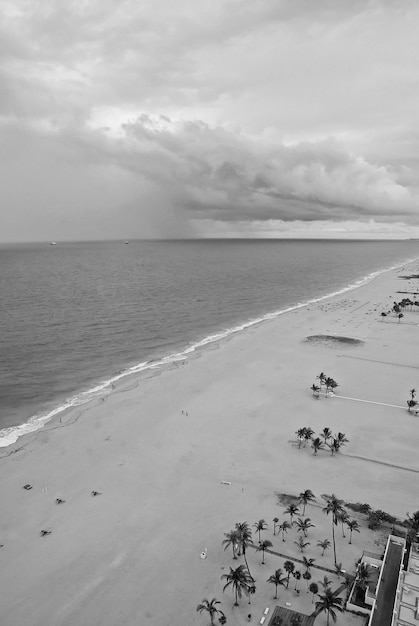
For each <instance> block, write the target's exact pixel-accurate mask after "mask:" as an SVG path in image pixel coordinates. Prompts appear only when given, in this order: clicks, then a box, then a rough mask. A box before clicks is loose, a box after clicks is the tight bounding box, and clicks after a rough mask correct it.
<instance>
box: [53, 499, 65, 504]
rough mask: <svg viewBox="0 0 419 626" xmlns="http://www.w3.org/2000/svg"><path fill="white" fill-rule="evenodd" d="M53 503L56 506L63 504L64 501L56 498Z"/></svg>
mask: <svg viewBox="0 0 419 626" xmlns="http://www.w3.org/2000/svg"><path fill="white" fill-rule="evenodd" d="M55 502H56V504H63V503H64V502H65V500H62V499H61V498H56V500H55Z"/></svg>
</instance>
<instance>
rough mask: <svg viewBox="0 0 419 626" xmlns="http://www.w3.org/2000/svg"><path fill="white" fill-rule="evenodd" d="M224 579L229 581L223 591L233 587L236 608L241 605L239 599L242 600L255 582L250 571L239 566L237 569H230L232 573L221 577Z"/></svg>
mask: <svg viewBox="0 0 419 626" xmlns="http://www.w3.org/2000/svg"><path fill="white" fill-rule="evenodd" d="M223 579H225V580H226V581H227V582H226V584H225V585H224V587H223V591H225V590H226V589H227V587H230V585H231V588H232V590H233V593H234V595H235V599H236V601H235V602H234V606H238V605H239V603H238V598H241V597H242V594H243V591H246V590H247V589H248V587H250V586H251V585H252V583H253V582H254V580H253V578H252V577H251V575H250V573H249V571H248V570H247V569H246V567H245V566H244V565H239V566H238V567H237V568H236V569H233V568H232V567H230V572H229V573H228V574H223V575H222V576H221V580H223Z"/></svg>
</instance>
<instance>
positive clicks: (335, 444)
mask: <svg viewBox="0 0 419 626" xmlns="http://www.w3.org/2000/svg"><path fill="white" fill-rule="evenodd" d="M327 447H328V448H329V450H330V452H331V453H332V456H333V455H334V453H335V452H339V448H340V443H339V441H338V440H337V439H335V438H334V437H333V438H332V439H331V440H330V441H329V443H328V444H327Z"/></svg>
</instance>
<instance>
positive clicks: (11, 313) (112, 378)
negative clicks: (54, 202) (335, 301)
mask: <svg viewBox="0 0 419 626" xmlns="http://www.w3.org/2000/svg"><path fill="white" fill-rule="evenodd" d="M418 257H419V242H418V241H414V240H411V241H343V240H340V241H336V240H335V241H330V240H309V241H307V240H225V239H223V240H187V241H131V242H129V244H128V245H126V244H125V243H124V242H83V243H58V244H57V245H55V246H52V245H49V244H19V245H18V244H3V245H0V293H1V300H0V446H6V445H9V444H10V443H12V442H14V441H16V439H17V438H18V437H19V436H20V435H22V434H25V433H26V432H31V431H34V430H36V429H38V428H40V427H42V425H43V424H44V423H45V422H46V421H48V420H49V419H51V417H52V416H54V415H58V414H59V413H60V412H61V411H63V410H65V409H66V408H68V407H69V406H74V405H78V404H83V403H85V402H88V401H89V400H90V399H92V398H93V397H96V396H98V395H99V396H100V395H102V394H107V393H109V392H110V390H111V384H112V383H115V382H116V381H118V380H121V379H123V378H124V377H125V376H128V375H130V374H132V373H135V372H140V371H144V370H146V369H149V368H154V369H156V368H159V367H162V366H163V365H164V364H167V363H168V362H170V361H174V360H178V359H182V358H185V356H187V354H190V353H191V352H193V351H194V350H196V349H203V348H204V347H205V345H206V344H209V343H211V342H213V341H216V340H217V339H220V338H222V337H226V336H228V335H230V334H231V333H234V332H245V329H246V327H248V326H249V325H252V324H254V323H259V322H261V321H263V319H266V317H271V316H275V315H278V314H281V312H283V311H285V310H288V309H290V308H292V307H296V306H300V305H302V304H304V303H307V302H309V301H312V300H316V299H319V298H322V297H325V296H327V295H328V294H332V293H336V292H339V291H343V290H345V289H351V288H353V287H354V286H356V285H359V284H362V283H363V282H365V281H368V280H370V278H371V277H373V276H374V275H376V274H377V273H380V272H382V271H385V270H386V269H389V268H391V267H397V266H401V265H402V264H403V263H405V262H407V261H410V260H412V259H416V258H418Z"/></svg>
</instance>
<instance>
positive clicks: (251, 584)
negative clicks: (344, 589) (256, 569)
mask: <svg viewBox="0 0 419 626" xmlns="http://www.w3.org/2000/svg"><path fill="white" fill-rule="evenodd" d="M284 569H285V571H286V572H287V575H285V573H284V572H283V570H282V569H281V568H278V569H277V570H275V572H274V574H272V575H271V576H269V578H268V579H267V581H266V582H268V583H271V584H273V585H275V595H274V600H276V599H277V598H278V587H280V586H283V587H285V588H287V589H288V587H289V579H290V574H291V573H292V574H293V576H294V578H295V579H296V583H295V587H294V589H295V590H297V584H298V580H299V579H300V578H301V573H300V572H298V571H294V563H293V562H292V561H286V562H285V563H284ZM303 578H305V579H306V580H307V593H309V592H311V593H312V602H314V596H315V595H318V597H319V600H318V601H317V602H316V604H315V608H316V611H315V614H316V616H317V615H319V614H320V613H322V612H325V613H327V624H329V618H330V616H332V619H333V621H336V611H339V612H343V610H344V608H343V599H342V598H339V597H337V591H336V590H335V591H333V590H332V589H331V587H330V585H331V581H330V580H329V579H328V578H327V576H325V577H324V579H323V581H318V583H314V582H313V583H311V584H310V585H309V584H308V581H309V580H310V579H311V574H309V573H308V571H307V572H305V574H303ZM221 579H222V580H225V581H226V583H225V585H224V587H223V592H224V591H226V589H228V588H231V590H232V592H233V594H234V598H235V602H234V606H239V599H241V598H242V597H243V594H245V595H247V596H248V597H249V604H250V595H251V594H252V593H255V591H256V586H255V581H254V579H253V577H252V576H251V575H250V573H249V571H248V570H247V569H246V566H245V565H239V566H238V567H237V568H236V569H233V568H232V567H230V572H229V573H228V574H223V575H222V576H221ZM319 585H320V586H322V587H323V594H320V593H319ZM217 605H221V602H220V601H219V600H217V599H216V598H213V599H212V600H208V599H207V598H204V599H203V600H202V602H201V603H200V604H198V606H197V607H196V610H197V612H199V613H203V612H205V613H207V614H208V616H209V618H210V621H211V625H212V626H214V619H215V617H218V615H219V616H220V617H219V622H220V624H225V622H226V621H227V620H226V617H225V614H224V612H223V611H222V610H221V609H220V608H218V606H217Z"/></svg>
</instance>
